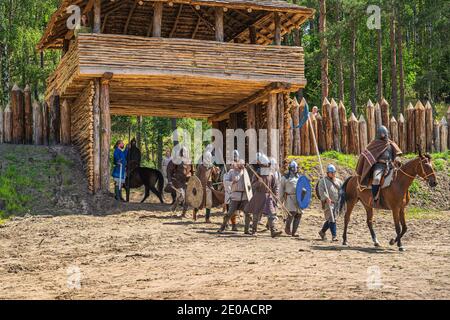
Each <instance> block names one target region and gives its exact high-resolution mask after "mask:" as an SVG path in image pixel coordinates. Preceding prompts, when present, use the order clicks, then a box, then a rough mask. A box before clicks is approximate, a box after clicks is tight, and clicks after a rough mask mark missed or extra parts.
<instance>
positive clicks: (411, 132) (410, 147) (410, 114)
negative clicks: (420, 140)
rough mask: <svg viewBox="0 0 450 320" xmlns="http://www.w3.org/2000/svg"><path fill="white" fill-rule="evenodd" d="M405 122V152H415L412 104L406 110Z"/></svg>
mask: <svg viewBox="0 0 450 320" xmlns="http://www.w3.org/2000/svg"><path fill="white" fill-rule="evenodd" d="M406 122H407V129H406V131H407V137H408V139H407V143H408V145H407V148H406V150H407V152H414V151H415V150H416V133H415V132H416V129H415V120H414V107H413V105H412V103H409V105H408V108H407V109H406Z"/></svg>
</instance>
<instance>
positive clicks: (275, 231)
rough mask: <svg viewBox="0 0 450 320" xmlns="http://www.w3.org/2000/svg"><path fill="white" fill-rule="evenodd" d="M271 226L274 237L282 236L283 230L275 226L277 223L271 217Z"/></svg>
mask: <svg viewBox="0 0 450 320" xmlns="http://www.w3.org/2000/svg"><path fill="white" fill-rule="evenodd" d="M269 228H270V235H271V236H272V238H277V237H279V236H281V234H282V233H283V232H281V231H278V230H277V228H275V223H274V220H273V219H269Z"/></svg>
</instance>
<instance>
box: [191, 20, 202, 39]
mask: <svg viewBox="0 0 450 320" xmlns="http://www.w3.org/2000/svg"><path fill="white" fill-rule="evenodd" d="M201 22H202V19H201V18H198V20H197V24H196V25H195V29H194V32H192V39H195V36H196V35H197V32H198V28H199V27H200V23H201Z"/></svg>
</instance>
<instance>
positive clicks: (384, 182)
mask: <svg viewBox="0 0 450 320" xmlns="http://www.w3.org/2000/svg"><path fill="white" fill-rule="evenodd" d="M394 174H395V169H394V168H389V169H386V171H385V172H384V174H383V178H381V188H380V189H386V188H389V187H390V186H391V184H392V181H394ZM372 181H373V179H372V178H371V179H370V180H369V183H368V186H367V188H368V189H372Z"/></svg>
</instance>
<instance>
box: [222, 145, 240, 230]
mask: <svg viewBox="0 0 450 320" xmlns="http://www.w3.org/2000/svg"><path fill="white" fill-rule="evenodd" d="M240 161H241V160H240V154H239V151H238V150H234V152H233V162H232V163H231V165H230V170H229V171H228V172H225V173H224V175H223V188H224V192H225V203H224V214H227V213H228V211H229V210H230V205H231V201H232V194H233V190H232V185H233V182H232V181H231V180H230V174H231V172H232V171H233V170H234V169H235V167H236V165H238V164H239V162H240ZM244 164H245V161H244ZM223 168H224V170H226V166H224V167H223ZM238 211H242V209H239V210H238ZM238 211H235V213H234V214H233V215H232V216H231V218H230V222H231V226H232V230H233V231H238V230H237V218H238V215H239V212H238ZM226 227H227V226H226Z"/></svg>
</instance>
